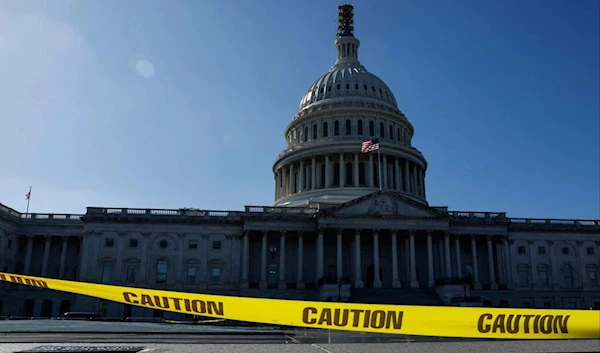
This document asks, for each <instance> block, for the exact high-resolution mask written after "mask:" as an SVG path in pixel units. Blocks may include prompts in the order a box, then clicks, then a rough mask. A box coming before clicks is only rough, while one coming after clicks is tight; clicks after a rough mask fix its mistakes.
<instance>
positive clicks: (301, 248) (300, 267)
mask: <svg viewBox="0 0 600 353" xmlns="http://www.w3.org/2000/svg"><path fill="white" fill-rule="evenodd" d="M303 260H304V234H303V233H302V232H299V233H298V281H297V283H296V289H304V271H303V269H304V263H303Z"/></svg>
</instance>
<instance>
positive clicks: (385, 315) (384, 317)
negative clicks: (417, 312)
mask: <svg viewBox="0 0 600 353" xmlns="http://www.w3.org/2000/svg"><path fill="white" fill-rule="evenodd" d="M403 317H404V312H403V311H394V310H388V311H384V310H375V311H373V312H371V310H361V309H331V308H323V309H321V310H318V309H317V308H314V307H311V306H309V307H306V308H304V309H303V310H302V322H303V323H305V324H307V325H317V326H337V327H356V328H358V327H363V328H374V329H381V328H384V327H385V328H386V329H390V328H392V329H395V330H400V329H402V319H403ZM361 319H362V320H361Z"/></svg>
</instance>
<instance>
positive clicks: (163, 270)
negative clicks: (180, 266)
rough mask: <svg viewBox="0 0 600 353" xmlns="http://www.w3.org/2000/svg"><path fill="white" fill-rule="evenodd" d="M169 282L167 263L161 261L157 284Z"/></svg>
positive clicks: (157, 272) (157, 271)
mask: <svg viewBox="0 0 600 353" xmlns="http://www.w3.org/2000/svg"><path fill="white" fill-rule="evenodd" d="M165 282H167V262H166V261H162V260H161V261H159V262H158V264H157V266H156V283H165Z"/></svg>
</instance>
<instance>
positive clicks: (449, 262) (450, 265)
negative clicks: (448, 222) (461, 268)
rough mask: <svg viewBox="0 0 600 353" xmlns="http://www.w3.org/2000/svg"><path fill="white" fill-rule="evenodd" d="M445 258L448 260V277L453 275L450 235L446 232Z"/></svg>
mask: <svg viewBox="0 0 600 353" xmlns="http://www.w3.org/2000/svg"><path fill="white" fill-rule="evenodd" d="M444 258H445V260H446V278H451V277H452V261H451V258H450V236H449V235H448V233H447V232H446V233H444Z"/></svg>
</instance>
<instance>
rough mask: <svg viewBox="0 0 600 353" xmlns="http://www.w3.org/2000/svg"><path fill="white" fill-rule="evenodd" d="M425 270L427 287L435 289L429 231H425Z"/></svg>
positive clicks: (431, 244) (431, 242)
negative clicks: (426, 272)
mask: <svg viewBox="0 0 600 353" xmlns="http://www.w3.org/2000/svg"><path fill="white" fill-rule="evenodd" d="M427 270H428V276H427V277H428V281H427V287H429V288H433V287H435V275H434V273H433V239H432V238H431V231H427Z"/></svg>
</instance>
